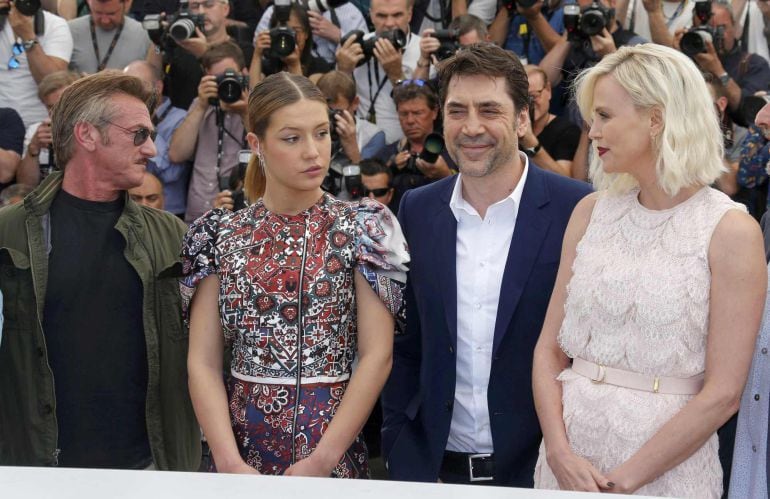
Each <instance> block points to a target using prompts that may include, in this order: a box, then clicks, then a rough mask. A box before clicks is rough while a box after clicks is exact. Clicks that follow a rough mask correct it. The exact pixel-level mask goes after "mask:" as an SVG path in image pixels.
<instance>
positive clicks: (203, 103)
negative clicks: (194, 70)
mask: <svg viewBox="0 0 770 499" xmlns="http://www.w3.org/2000/svg"><path fill="white" fill-rule="evenodd" d="M201 64H202V65H203V67H204V69H205V71H206V75H205V76H204V77H203V78H202V79H201V82H200V85H198V97H197V98H196V99H195V100H194V101H193V102H192V104H191V105H190V109H189V111H188V113H187V117H186V118H185V119H184V121H182V124H181V125H179V128H177V129H176V131H175V132H174V134H173V135H172V137H171V145H170V147H169V150H168V159H169V161H171V162H173V163H181V162H184V161H194V162H193V168H192V176H191V178H190V186H189V189H188V191H187V208H186V210H185V221H186V222H188V223H190V222H192V221H194V220H195V219H196V218H198V217H200V216H201V215H203V214H204V213H205V212H206V211H208V210H209V209H211V207H212V206H211V202H212V200H213V199H214V197H215V196H216V194H217V193H218V192H219V191H220V181H221V179H223V178H227V177H228V175H229V174H230V172H231V171H232V169H233V168H234V167H235V166H236V165H237V164H238V152H239V151H240V150H241V149H245V146H244V144H245V141H244V137H245V135H246V131H245V125H244V124H245V123H246V100H247V97H248V84H247V77H245V75H246V68H245V64H244V60H243V53H242V52H241V49H240V48H238V46H237V45H235V44H234V43H232V42H224V43H220V44H217V45H212V46H211V47H210V48H209V49H208V50H206V52H205V53H204V54H203V57H201ZM226 72H228V73H229V75H230V76H229V78H228V83H231V82H234V80H240V81H239V82H238V83H239V85H240V87H241V88H240V90H241V94H240V98H238V100H236V101H235V102H233V103H231V104H227V103H225V102H221V99H220V92H219V90H220V87H221V85H220V84H218V83H217V79H218V78H219V79H220V81H221V80H222V79H223V77H224V75H225V73H226Z"/></svg>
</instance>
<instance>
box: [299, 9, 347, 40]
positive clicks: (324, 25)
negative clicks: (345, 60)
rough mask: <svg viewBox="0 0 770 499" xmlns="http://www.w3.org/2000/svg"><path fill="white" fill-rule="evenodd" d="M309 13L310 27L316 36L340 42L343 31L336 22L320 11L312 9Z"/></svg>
mask: <svg viewBox="0 0 770 499" xmlns="http://www.w3.org/2000/svg"><path fill="white" fill-rule="evenodd" d="M307 14H308V17H309V18H310V29H311V30H312V31H313V35H314V36H320V37H322V38H326V39H327V40H329V41H331V42H334V43H340V38H341V37H342V32H341V31H340V29H339V28H338V27H337V26H335V25H334V23H332V22H331V21H330V20H328V19H326V18H325V17H324V16H323V15H322V14H319V13H318V12H314V11H312V10H311V11H308V13H307Z"/></svg>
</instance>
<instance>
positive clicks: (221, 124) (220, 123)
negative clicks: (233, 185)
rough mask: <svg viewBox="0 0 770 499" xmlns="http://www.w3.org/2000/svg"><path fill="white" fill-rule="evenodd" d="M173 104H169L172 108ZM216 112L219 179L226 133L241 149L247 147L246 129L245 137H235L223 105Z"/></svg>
mask: <svg viewBox="0 0 770 499" xmlns="http://www.w3.org/2000/svg"><path fill="white" fill-rule="evenodd" d="M170 107H171V106H169V108H170ZM214 112H215V113H216V123H217V166H216V173H217V179H218V178H219V171H220V170H221V168H222V154H223V153H224V143H225V134H227V135H228V136H229V137H230V138H231V139H233V141H234V142H236V143H237V144H238V145H239V146H240V147H241V149H245V148H246V145H245V144H246V130H244V131H243V137H242V138H241V139H240V140H239V139H238V138H237V137H235V136H234V135H233V134H232V132H230V130H228V129H227V128H226V127H225V112H224V111H223V110H222V108H221V107H219V106H216V107H215V108H214Z"/></svg>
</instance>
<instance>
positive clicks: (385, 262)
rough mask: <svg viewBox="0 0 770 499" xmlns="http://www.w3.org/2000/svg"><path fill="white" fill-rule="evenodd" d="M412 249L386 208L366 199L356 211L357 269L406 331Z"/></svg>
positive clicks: (400, 327)
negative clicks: (409, 264)
mask: <svg viewBox="0 0 770 499" xmlns="http://www.w3.org/2000/svg"><path fill="white" fill-rule="evenodd" d="M408 263H409V250H408V248H407V245H406V239H404V234H403V232H401V226H400V225H399V223H398V220H397V219H396V217H395V216H394V215H393V213H392V212H391V211H390V210H389V209H388V208H386V207H385V206H384V205H382V204H380V203H379V202H377V201H374V200H372V199H369V198H364V199H362V200H361V201H360V202H359V203H358V206H357V209H356V269H357V270H358V271H359V272H361V275H363V276H364V277H365V278H366V280H367V282H368V283H369V285H370V286H371V287H372V289H373V290H374V292H375V293H376V294H377V296H379V297H380V300H382V302H383V303H384V304H385V306H386V307H387V308H388V310H389V311H390V313H391V314H393V317H394V318H395V319H396V325H397V327H396V330H397V331H399V330H402V326H403V323H404V319H405V317H406V316H405V310H404V289H405V287H406V272H407V270H408V267H407V264H408Z"/></svg>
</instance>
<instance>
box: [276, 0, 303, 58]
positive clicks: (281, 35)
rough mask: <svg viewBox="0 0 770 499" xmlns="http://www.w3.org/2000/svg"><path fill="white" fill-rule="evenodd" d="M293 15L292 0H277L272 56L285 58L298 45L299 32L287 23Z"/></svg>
mask: <svg viewBox="0 0 770 499" xmlns="http://www.w3.org/2000/svg"><path fill="white" fill-rule="evenodd" d="M290 16H291V0H276V1H275V3H274V4H273V19H275V22H276V26H275V27H274V28H271V29H270V56H272V57H275V58H279V59H280V58H283V57H286V56H288V55H291V53H292V52H294V48H295V47H296V46H297V34H296V33H295V32H294V30H293V29H291V28H290V27H289V26H287V24H288V23H289V17H290Z"/></svg>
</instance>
